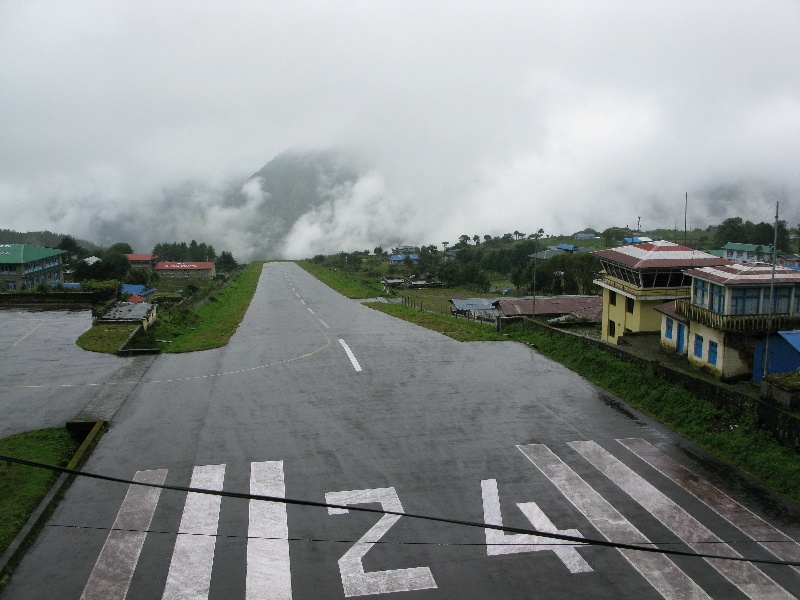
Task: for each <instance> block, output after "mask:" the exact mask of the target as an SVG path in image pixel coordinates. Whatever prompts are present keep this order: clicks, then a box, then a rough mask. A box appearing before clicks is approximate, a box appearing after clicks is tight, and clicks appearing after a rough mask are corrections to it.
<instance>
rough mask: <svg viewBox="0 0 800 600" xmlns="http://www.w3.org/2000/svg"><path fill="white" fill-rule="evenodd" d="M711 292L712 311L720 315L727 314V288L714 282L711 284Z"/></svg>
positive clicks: (710, 307)
mask: <svg viewBox="0 0 800 600" xmlns="http://www.w3.org/2000/svg"><path fill="white" fill-rule="evenodd" d="M710 292H711V306H709V309H710V310H711V312H715V313H717V314H718V315H724V314H725V288H724V287H722V286H721V285H716V284H714V283H712V284H711V285H710Z"/></svg>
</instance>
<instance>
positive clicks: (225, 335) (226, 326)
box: [134, 262, 263, 353]
mask: <svg viewBox="0 0 800 600" xmlns="http://www.w3.org/2000/svg"><path fill="white" fill-rule="evenodd" d="M262 266H263V263H261V262H254V263H250V264H249V265H247V267H245V269H244V270H243V271H242V272H241V273H240V274H239V275H237V276H236V277H235V278H234V279H233V280H232V281H231V283H230V284H229V285H228V286H227V287H225V288H224V289H222V290H221V291H220V292H218V293H217V294H216V296H214V297H213V298H212V299H211V300H210V301H209V302H206V303H205V304H204V305H203V306H201V307H200V308H198V309H197V310H189V309H179V308H175V307H172V308H167V309H165V310H159V313H158V317H157V318H156V322H155V324H154V325H153V326H152V327H150V328H149V329H148V331H147V332H146V334H145V335H143V336H142V337H141V338H140V339H138V340H137V341H136V343H135V344H134V347H139V348H161V350H162V351H163V352H173V353H177V352H194V351H197V350H208V349H210V348H219V347H221V346H224V345H225V344H227V343H228V340H229V339H230V337H231V336H232V335H233V334H234V332H235V331H236V329H237V328H238V327H239V323H241V322H242V319H243V318H244V314H245V313H246V312H247V308H248V307H249V306H250V301H251V300H252V299H253V294H254V293H255V290H256V287H257V286H258V278H259V277H260V276H261V268H262Z"/></svg>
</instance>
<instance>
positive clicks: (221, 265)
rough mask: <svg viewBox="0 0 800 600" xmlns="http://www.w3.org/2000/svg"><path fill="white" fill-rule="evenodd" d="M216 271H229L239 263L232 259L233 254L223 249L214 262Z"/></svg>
mask: <svg viewBox="0 0 800 600" xmlns="http://www.w3.org/2000/svg"><path fill="white" fill-rule="evenodd" d="M215 266H216V268H217V271H221V272H223V273H229V272H231V271H233V270H235V269H236V267H238V266H239V264H238V263H237V262H236V261H235V260H234V258H233V254H231V253H230V252H228V251H226V250H223V251H222V253H221V254H220V255H219V258H218V259H217V262H216V265H215Z"/></svg>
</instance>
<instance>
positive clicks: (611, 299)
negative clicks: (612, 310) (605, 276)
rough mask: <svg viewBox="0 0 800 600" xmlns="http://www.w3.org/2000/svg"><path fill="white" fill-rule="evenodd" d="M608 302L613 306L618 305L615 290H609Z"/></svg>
mask: <svg viewBox="0 0 800 600" xmlns="http://www.w3.org/2000/svg"><path fill="white" fill-rule="evenodd" d="M608 303H609V304H610V305H611V306H616V305H617V292H615V291H613V290H609V291H608Z"/></svg>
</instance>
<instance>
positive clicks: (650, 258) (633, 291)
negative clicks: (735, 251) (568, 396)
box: [592, 240, 728, 343]
mask: <svg viewBox="0 0 800 600" xmlns="http://www.w3.org/2000/svg"><path fill="white" fill-rule="evenodd" d="M592 254H594V255H595V256H597V257H598V258H599V259H600V263H601V264H602V267H603V271H602V272H601V273H600V277H599V279H597V280H596V281H595V283H596V284H597V285H599V286H600V287H601V288H603V326H602V334H601V337H602V339H603V340H604V341H607V342H613V343H617V342H618V340H619V338H620V337H622V336H623V335H624V334H625V333H632V332H653V333H656V332H658V331H659V330H660V329H661V314H660V313H658V312H656V310H655V307H656V306H658V305H660V304H663V303H664V302H667V301H669V300H675V299H677V298H688V297H689V295H690V291H691V288H690V285H691V277H690V276H688V275H687V274H686V271H688V270H689V269H693V268H699V267H711V266H715V265H724V264H728V261H727V260H725V259H724V258H720V257H718V256H713V255H711V254H708V253H707V252H702V251H700V250H694V249H693V248H688V247H686V246H681V245H679V244H675V243H673V242H667V241H663V240H661V241H650V242H642V243H638V244H631V245H628V246H620V247H618V248H610V249H608V250H598V251H596V252H593V253H592Z"/></svg>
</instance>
